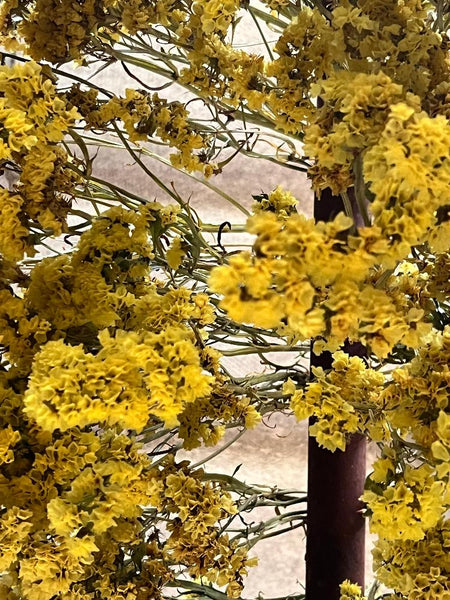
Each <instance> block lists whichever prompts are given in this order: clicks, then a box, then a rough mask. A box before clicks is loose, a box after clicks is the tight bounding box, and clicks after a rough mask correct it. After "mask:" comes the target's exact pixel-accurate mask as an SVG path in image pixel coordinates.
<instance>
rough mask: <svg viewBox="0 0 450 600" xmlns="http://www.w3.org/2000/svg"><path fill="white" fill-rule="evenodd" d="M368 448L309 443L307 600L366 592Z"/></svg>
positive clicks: (318, 208)
mask: <svg viewBox="0 0 450 600" xmlns="http://www.w3.org/2000/svg"><path fill="white" fill-rule="evenodd" d="M342 210H343V205H342V201H341V199H340V197H335V196H333V195H332V194H331V191H330V190H329V189H327V190H324V192H322V194H321V196H320V199H319V198H315V200H314V217H315V219H316V220H317V221H319V220H320V221H329V220H331V219H333V218H334V217H335V216H336V214H337V213H338V212H340V211H342ZM344 350H345V351H346V352H348V353H349V354H353V355H359V356H364V348H363V347H362V346H361V344H352V345H350V344H346V346H345V348H344ZM331 362H332V359H331V355H330V353H329V352H324V353H322V354H321V355H320V356H315V355H314V354H312V353H311V366H321V367H323V368H324V369H330V368H331ZM365 459H366V442H365V439H364V438H363V437H362V436H360V435H354V436H352V438H351V440H350V442H349V443H348V444H347V448H346V450H345V452H341V451H340V450H336V451H335V452H334V453H333V452H330V451H329V450H325V449H323V448H320V447H319V445H318V444H317V442H316V439H315V438H313V437H311V436H310V437H309V440H308V513H307V520H306V526H307V537H306V600H339V584H340V583H342V582H343V581H344V580H345V579H350V580H351V581H352V583H358V584H359V585H361V586H362V587H363V586H364V545H365V526H364V519H363V517H362V515H361V512H360V509H361V508H362V503H361V502H360V501H359V500H358V498H359V496H361V494H362V492H363V487H364V480H365V471H366V464H365V463H366V461H365Z"/></svg>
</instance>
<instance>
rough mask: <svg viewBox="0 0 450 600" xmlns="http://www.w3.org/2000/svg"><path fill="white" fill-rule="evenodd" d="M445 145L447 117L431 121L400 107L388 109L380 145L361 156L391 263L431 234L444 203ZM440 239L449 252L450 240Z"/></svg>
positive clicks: (449, 166) (449, 178)
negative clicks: (387, 240)
mask: <svg viewBox="0 0 450 600" xmlns="http://www.w3.org/2000/svg"><path fill="white" fill-rule="evenodd" d="M449 144H450V124H449V122H448V121H447V120H446V119H445V117H443V116H441V115H438V116H437V117H434V118H430V117H428V116H427V115H426V114H424V113H420V114H417V113H416V112H415V111H414V109H413V108H411V107H409V106H407V105H406V104H404V103H399V104H393V105H391V106H390V109H389V114H388V119H387V122H386V126H385V128H384V130H383V132H382V134H381V136H380V138H379V140H378V142H377V143H376V144H374V145H373V146H372V147H371V148H369V149H368V151H367V152H366V154H365V156H364V159H363V169H364V176H365V179H366V181H367V182H368V186H369V190H370V192H371V193H372V194H373V195H374V199H373V201H372V203H371V211H372V213H373V216H374V224H375V225H377V226H379V227H380V229H381V231H382V234H383V236H384V237H386V238H387V239H389V242H390V249H389V252H390V255H391V257H392V259H393V260H395V259H399V258H403V257H406V256H407V255H408V253H409V250H410V247H411V246H415V245H418V244H422V243H424V242H425V241H428V239H429V237H430V236H429V234H430V233H431V232H432V231H433V232H434V229H435V226H436V225H437V214H438V210H439V209H440V208H441V207H444V206H445V205H446V204H447V203H448V198H447V192H446V190H448V186H449V185H450V160H449V158H448V152H447V150H448V147H449ZM435 235H436V234H435ZM440 241H441V243H439V245H438V248H437V249H438V250H439V251H441V252H442V251H445V250H448V249H449V246H450V238H447V239H446V240H444V239H442V240H440Z"/></svg>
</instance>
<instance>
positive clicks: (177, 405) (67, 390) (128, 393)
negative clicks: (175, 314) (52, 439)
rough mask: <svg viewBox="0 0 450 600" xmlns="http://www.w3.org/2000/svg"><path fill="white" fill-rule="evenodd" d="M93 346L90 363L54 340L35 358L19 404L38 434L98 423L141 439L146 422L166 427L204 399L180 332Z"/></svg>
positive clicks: (205, 380)
mask: <svg viewBox="0 0 450 600" xmlns="http://www.w3.org/2000/svg"><path fill="white" fill-rule="evenodd" d="M192 337H193V336H192ZM98 338H99V349H98V351H97V353H96V354H95V355H93V354H91V353H86V352H85V351H84V350H83V347H82V346H67V345H66V344H64V342H63V341H62V340H59V341H55V342H48V343H47V344H46V345H45V346H44V347H43V348H42V350H41V352H40V353H39V354H38V355H37V356H36V358H35V360H34V363H33V369H32V372H31V375H30V378H29V384H28V389H27V392H26V394H25V398H24V404H25V412H26V414H27V415H28V416H29V417H30V418H32V419H33V420H35V421H36V423H38V425H40V427H42V428H43V429H44V430H46V431H54V430H55V429H60V430H61V431H66V430H67V429H69V428H71V427H75V426H76V425H79V426H80V427H84V426H86V425H92V424H94V423H101V424H106V425H108V426H113V425H116V424H117V425H119V426H120V427H121V428H122V429H133V430H136V431H141V430H142V429H143V428H144V427H145V425H146V424H147V423H148V422H149V420H150V416H154V417H157V418H158V419H161V420H163V421H164V423H165V425H166V427H174V426H175V425H176V424H177V423H178V420H177V416H178V414H179V413H180V412H182V410H183V408H184V407H185V405H186V404H187V403H189V402H194V401H195V400H197V399H198V398H202V397H203V396H206V395H207V394H208V393H209V391H210V386H211V379H212V377H211V376H209V375H208V374H205V373H203V372H202V368H201V366H200V361H199V355H198V351H197V349H196V348H195V343H194V340H193V339H192V338H191V337H190V336H189V331H188V330H187V329H186V328H182V327H167V328H166V329H164V330H163V331H162V332H161V333H159V334H156V333H145V334H144V333H143V334H138V333H135V332H125V331H120V330H116V332H115V336H114V337H111V336H110V335H109V334H108V332H107V330H104V331H102V332H101V333H100V334H99V336H98Z"/></svg>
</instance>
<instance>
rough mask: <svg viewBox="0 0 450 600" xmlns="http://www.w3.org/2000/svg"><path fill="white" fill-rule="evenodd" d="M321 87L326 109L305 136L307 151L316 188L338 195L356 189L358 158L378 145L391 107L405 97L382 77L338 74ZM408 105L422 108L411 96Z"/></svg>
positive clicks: (385, 76)
mask: <svg viewBox="0 0 450 600" xmlns="http://www.w3.org/2000/svg"><path fill="white" fill-rule="evenodd" d="M319 86H320V87H319V89H318V90H317V93H318V94H319V93H320V98H321V99H322V101H323V106H322V107H321V108H319V109H318V110H317V112H316V114H315V117H314V122H313V123H312V124H311V125H310V126H309V127H308V129H307V131H306V134H305V147H304V152H305V154H306V155H307V156H309V157H310V158H311V159H314V161H315V162H314V165H313V166H312V167H311V168H310V170H309V175H310V177H311V179H312V182H313V186H314V188H315V189H316V190H317V191H319V190H321V189H324V188H327V187H330V188H331V189H332V191H333V193H334V194H338V193H340V192H342V191H345V190H346V189H347V188H348V187H350V186H351V185H352V184H353V173H352V167H353V163H354V160H355V157H357V156H358V155H359V154H360V153H361V152H363V151H364V150H365V149H366V148H368V147H370V146H372V145H373V144H374V143H376V142H377V141H378V139H379V137H380V135H381V133H382V131H383V129H384V127H385V124H386V121H387V119H388V110H389V107H390V106H391V105H392V104H396V103H398V102H400V101H402V100H403V99H404V92H403V89H402V86H401V85H398V84H397V83H394V81H392V80H391V79H390V77H388V76H387V75H386V74H384V73H382V72H380V73H377V74H372V73H354V72H353V71H337V72H335V73H333V74H331V75H329V76H328V77H327V79H325V80H324V81H323V83H321V84H319ZM408 100H409V103H410V104H411V106H413V107H416V108H420V100H419V98H416V97H414V96H412V94H409V96H408ZM411 112H413V110H412V111H411Z"/></svg>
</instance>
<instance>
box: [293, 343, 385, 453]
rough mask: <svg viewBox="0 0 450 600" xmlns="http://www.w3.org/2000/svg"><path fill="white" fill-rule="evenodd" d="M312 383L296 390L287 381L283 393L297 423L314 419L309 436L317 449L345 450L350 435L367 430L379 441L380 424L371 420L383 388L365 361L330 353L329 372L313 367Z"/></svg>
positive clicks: (382, 379) (381, 375) (379, 379)
mask: <svg viewBox="0 0 450 600" xmlns="http://www.w3.org/2000/svg"><path fill="white" fill-rule="evenodd" d="M313 373H314V381H312V382H310V383H308V384H307V385H306V387H305V388H304V389H300V390H296V389H295V385H294V382H293V381H291V380H288V381H287V382H286V383H285V385H284V387H283V392H284V393H285V394H288V395H289V396H291V399H290V403H291V408H292V410H293V411H294V415H295V416H296V418H297V420H299V421H300V420H303V419H306V418H308V417H311V416H314V417H315V422H314V424H313V425H312V426H311V427H310V429H309V432H310V435H312V436H314V437H316V438H317V442H318V444H319V445H320V446H323V447H324V448H327V449H328V450H331V451H332V452H334V451H335V450H336V449H339V450H345V448H346V443H347V441H348V439H349V437H350V435H351V434H352V433H356V432H357V431H359V432H361V433H365V432H366V430H367V429H369V431H370V433H371V437H372V439H379V438H380V435H379V434H378V435H377V433H378V432H377V429H378V428H380V427H382V424H381V423H377V422H376V421H375V420H374V416H375V415H374V412H375V411H374V408H376V407H377V396H378V394H379V393H380V390H381V389H382V385H383V383H384V376H383V374H382V373H379V372H378V371H375V370H373V369H368V368H366V366H365V364H364V361H363V360H362V359H361V358H358V357H356V356H353V357H349V356H348V355H347V354H345V353H344V352H342V351H339V352H335V353H334V354H333V363H332V370H331V371H330V372H329V373H325V372H324V370H323V369H322V368H313Z"/></svg>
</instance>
